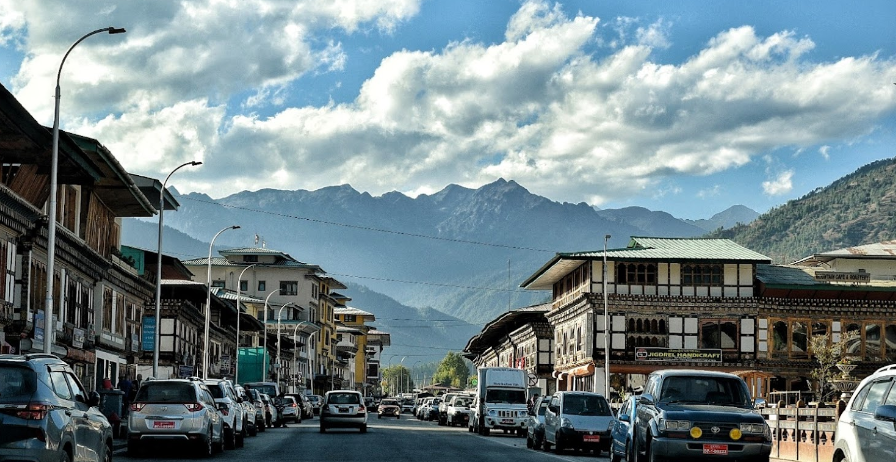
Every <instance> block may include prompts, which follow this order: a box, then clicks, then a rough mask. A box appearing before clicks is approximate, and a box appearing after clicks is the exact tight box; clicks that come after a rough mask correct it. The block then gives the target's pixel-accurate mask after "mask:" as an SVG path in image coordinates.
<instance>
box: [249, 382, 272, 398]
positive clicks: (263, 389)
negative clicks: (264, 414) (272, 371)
mask: <svg viewBox="0 0 896 462" xmlns="http://www.w3.org/2000/svg"><path fill="white" fill-rule="evenodd" d="M243 386H244V387H246V388H251V389H253V390H258V392H259V393H264V394H266V395H269V396H277V389H276V388H275V387H274V386H273V385H264V384H260V383H259V384H254V385H253V384H249V383H246V384H243Z"/></svg>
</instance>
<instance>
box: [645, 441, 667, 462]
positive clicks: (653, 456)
mask: <svg viewBox="0 0 896 462" xmlns="http://www.w3.org/2000/svg"><path fill="white" fill-rule="evenodd" d="M651 446H653V444H651V442H650V441H648V442H647V462H661V461H664V460H666V458H665V457H661V456H660V455H659V454H657V453H656V452H654V450H653V448H652V447H651Z"/></svg>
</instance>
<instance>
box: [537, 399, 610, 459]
mask: <svg viewBox="0 0 896 462" xmlns="http://www.w3.org/2000/svg"><path fill="white" fill-rule="evenodd" d="M615 420H616V418H615V417H614V416H613V411H612V410H611V409H610V403H608V402H607V400H606V398H604V396H603V395H601V394H598V393H592V392H588V391H558V392H557V393H554V394H553V395H552V396H551V401H550V402H549V403H548V408H547V409H546V410H545V413H544V442H543V445H544V449H545V450H546V451H547V450H549V449H550V448H551V447H552V446H553V447H554V451H555V452H556V453H558V454H559V453H560V452H562V451H563V450H564V449H568V448H577V449H583V450H590V451H594V454H595V455H597V454H600V452H601V451H608V452H609V450H610V429H612V428H613V425H614V423H615Z"/></svg>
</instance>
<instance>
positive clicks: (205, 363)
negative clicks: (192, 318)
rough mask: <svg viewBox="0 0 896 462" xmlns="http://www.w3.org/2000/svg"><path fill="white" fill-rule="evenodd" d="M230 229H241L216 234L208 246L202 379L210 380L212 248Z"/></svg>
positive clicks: (236, 226) (235, 227)
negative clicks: (209, 342) (209, 332)
mask: <svg viewBox="0 0 896 462" xmlns="http://www.w3.org/2000/svg"><path fill="white" fill-rule="evenodd" d="M228 229H240V227H239V226H238V225H233V226H228V227H226V228H224V229H222V230H221V231H218V233H217V234H215V237H213V238H212V242H211V243H210V244H209V245H208V280H207V282H206V288H207V289H208V290H207V292H208V294H207V295H208V297H207V298H206V299H205V344H204V345H203V350H202V378H203V380H204V379H207V378H208V341H209V338H208V336H209V334H208V330H209V324H210V323H211V315H212V246H214V245H215V239H217V238H218V236H220V235H221V233H223V232H224V231H227V230H228Z"/></svg>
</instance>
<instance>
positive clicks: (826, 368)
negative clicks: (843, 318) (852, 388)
mask: <svg viewBox="0 0 896 462" xmlns="http://www.w3.org/2000/svg"><path fill="white" fill-rule="evenodd" d="M860 339H861V337H860V335H859V331H857V330H851V331H849V332H847V333H845V334H843V335H841V336H840V341H838V342H831V341H830V337H828V336H827V335H815V336H813V337H812V338H811V339H809V352H810V353H811V354H812V357H813V359H815V361H816V363H817V364H818V365H817V366H816V367H815V368H814V369H812V372H811V373H810V374H809V375H810V376H811V377H812V378H813V379H815V381H816V383H817V386H818V391H819V392H820V396H821V400H822V401H824V400H826V399H829V398H830V397H831V395H833V394H834V393H836V390H834V389H833V386H832V384H831V382H832V380H834V379H836V378H837V377H838V376H839V375H840V371H839V370H838V369H837V364H840V363H849V362H851V361H852V358H850V357H849V356H847V355H846V354H845V352H846V351H847V347H848V346H849V345H850V344H852V343H854V342H856V341H857V340H860Z"/></svg>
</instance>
